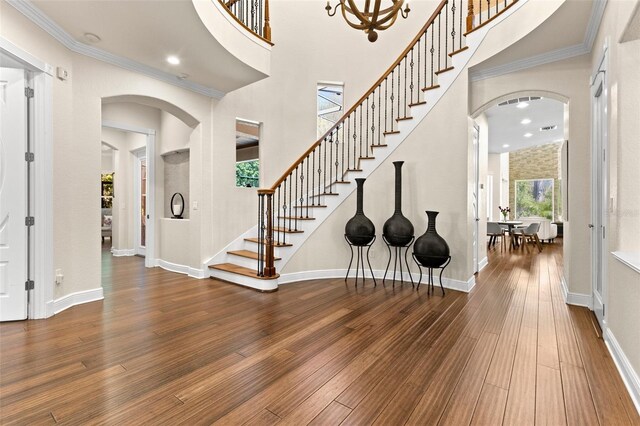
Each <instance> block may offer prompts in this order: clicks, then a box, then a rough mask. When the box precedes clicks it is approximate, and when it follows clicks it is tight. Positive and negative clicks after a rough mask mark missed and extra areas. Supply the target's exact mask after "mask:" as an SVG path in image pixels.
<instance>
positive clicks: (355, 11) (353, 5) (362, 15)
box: [342, 0, 369, 28]
mask: <svg viewBox="0 0 640 426" xmlns="http://www.w3.org/2000/svg"><path fill="white" fill-rule="evenodd" d="M347 2H349V6H350V7H349V8H347V10H348V11H349V12H351V13H353V15H354V16H355V17H356V18H358V20H359V21H360V22H361V23H362V24H364V23H365V22H367V21H369V19H368V18H367V14H365V13H362V12H360V10H358V6H356V3H355V1H354V0H347ZM342 14H343V15H344V16H345V19H346V18H347V17H346V15H345V7H343V8H342ZM365 28H366V27H365Z"/></svg>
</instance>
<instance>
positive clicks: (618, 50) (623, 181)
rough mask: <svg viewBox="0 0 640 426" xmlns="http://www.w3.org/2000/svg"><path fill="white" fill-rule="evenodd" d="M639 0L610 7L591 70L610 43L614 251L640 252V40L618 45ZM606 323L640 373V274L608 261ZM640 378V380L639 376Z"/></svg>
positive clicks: (611, 244)
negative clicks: (639, 71) (639, 128)
mask: <svg viewBox="0 0 640 426" xmlns="http://www.w3.org/2000/svg"><path fill="white" fill-rule="evenodd" d="M637 3H638V2H637V1H627V2H616V1H613V2H611V1H610V2H608V3H607V8H606V10H605V15H604V19H603V21H602V24H601V26H600V30H599V32H598V36H597V37H596V41H595V44H594V49H593V56H592V58H591V63H590V67H591V69H592V70H595V69H597V66H598V64H599V62H600V59H601V57H602V52H603V49H604V45H605V43H608V66H607V73H606V86H607V90H608V92H607V93H608V95H609V97H608V106H607V107H608V108H607V110H608V120H609V123H608V126H607V130H608V137H609V155H608V159H609V176H608V184H609V196H610V201H609V202H610V206H609V207H610V208H609V212H608V228H607V229H608V233H607V234H608V245H609V251H612V252H615V251H623V252H634V253H639V252H640V238H638V236H639V235H640V190H638V183H639V182H640V167H638V165H639V164H640V137H639V136H638V135H639V134H638V118H639V117H640V102H639V99H640V97H639V94H640V78H639V77H638V70H639V69H640V40H635V41H630V42H626V43H622V44H620V43H618V41H619V40H620V37H621V35H622V30H623V29H624V28H625V26H626V24H627V22H628V20H629V18H630V16H631V12H632V10H633V7H634V6H635V5H636V4H637ZM607 260H608V262H607V272H608V279H607V292H606V294H605V300H604V302H605V306H606V321H607V326H608V328H609V332H610V333H611V334H612V335H613V336H614V337H615V339H616V340H617V342H618V343H619V345H620V348H621V349H622V351H623V352H624V354H625V355H626V357H627V358H628V360H629V362H630V364H631V366H632V368H633V369H634V370H635V374H636V375H638V374H640V328H638V324H639V323H640V315H639V313H640V309H639V307H640V273H638V272H637V271H634V270H633V269H631V268H629V267H628V266H626V265H624V264H623V263H621V262H620V261H619V260H617V259H615V258H614V257H613V256H612V255H608V256H607ZM636 377H637V376H636Z"/></svg>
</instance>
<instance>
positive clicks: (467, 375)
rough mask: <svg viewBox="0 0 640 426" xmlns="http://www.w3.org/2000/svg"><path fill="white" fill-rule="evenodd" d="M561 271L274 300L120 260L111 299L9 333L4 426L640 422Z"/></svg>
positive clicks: (333, 284)
mask: <svg viewBox="0 0 640 426" xmlns="http://www.w3.org/2000/svg"><path fill="white" fill-rule="evenodd" d="M561 268H562V259H561V246H560V245H559V244H556V245H545V249H544V251H543V252H542V253H537V251H535V250H532V251H531V253H530V254H527V253H522V252H515V253H513V252H507V253H501V252H500V250H499V249H498V250H497V251H491V253H490V264H489V266H487V267H486V268H485V269H484V270H483V271H482V272H481V273H480V274H479V276H478V278H477V285H476V287H475V289H474V290H473V291H472V292H471V293H470V294H463V293H459V292H454V291H448V292H447V294H446V296H445V297H442V296H441V295H440V293H439V291H436V294H435V295H428V294H427V292H426V288H423V289H421V290H420V291H419V292H417V291H415V290H412V288H411V285H410V284H408V285H407V284H405V285H396V286H395V288H393V287H392V286H391V285H390V284H387V285H386V286H383V285H381V284H378V286H377V287H375V288H374V287H373V285H372V283H371V282H367V284H366V286H364V287H362V286H360V287H358V288H355V287H354V285H353V281H350V282H349V283H348V284H345V283H344V281H343V280H340V279H336V280H318V281H308V282H303V283H295V284H287V285H284V286H282V287H281V288H280V291H278V292H276V293H272V294H260V293H256V292H253V291H250V290H247V289H243V288H240V287H236V286H232V285H228V284H224V283H221V282H218V281H214V280H195V279H190V278H186V277H185V276H183V275H177V274H173V273H169V272H166V271H163V270H161V269H158V268H156V269H151V270H149V269H145V268H144V266H143V262H142V260H141V259H140V258H111V256H110V255H109V254H108V252H105V253H104V262H103V286H104V289H105V300H104V301H103V302H95V303H90V304H86V305H81V306H77V307H74V308H71V309H69V310H67V311H64V312H62V313H61V314H59V315H57V316H55V317H53V318H51V319H49V320H45V321H43V320H40V321H26V322H17V323H5V324H1V325H0V356H1V359H0V386H1V387H0V423H2V424H54V423H64V424H144V423H147V424H211V423H215V422H218V423H219V424H252V425H262V424H276V423H278V424H283V425H284V424H290V425H305V424H314V425H332V424H345V425H350V424H377V425H396V424H415V425H428V424H450V425H466V424H476V425H498V424H506V425H528V424H547V425H562V424H571V425H589V424H594V425H595V424H602V425H604V424H614V425H630V424H640V418H639V417H638V413H637V412H636V411H635V409H634V407H633V404H632V402H631V400H630V398H629V396H628V395H627V393H626V390H625V388H624V385H623V383H622V380H621V379H620V377H619V375H618V373H617V371H616V369H615V366H614V364H613V362H612V360H611V358H610V356H609V354H608V352H607V350H606V348H605V345H604V343H603V341H602V340H601V339H600V338H599V337H598V336H597V334H596V329H595V328H594V325H593V320H592V316H591V313H590V312H589V311H588V310H586V309H582V308H576V307H570V306H567V305H565V304H564V303H563V301H562V296H561V293H560V287H559V274H560V271H561Z"/></svg>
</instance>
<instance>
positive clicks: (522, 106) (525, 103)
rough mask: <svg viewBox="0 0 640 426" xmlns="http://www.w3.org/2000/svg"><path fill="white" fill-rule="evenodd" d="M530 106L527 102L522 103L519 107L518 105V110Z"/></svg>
mask: <svg viewBox="0 0 640 426" xmlns="http://www.w3.org/2000/svg"><path fill="white" fill-rule="evenodd" d="M528 106H529V104H528V103H527V102H520V103H519V104H518V105H516V107H517V108H520V109H523V108H526V107H528Z"/></svg>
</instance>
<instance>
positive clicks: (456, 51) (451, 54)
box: [449, 46, 469, 57]
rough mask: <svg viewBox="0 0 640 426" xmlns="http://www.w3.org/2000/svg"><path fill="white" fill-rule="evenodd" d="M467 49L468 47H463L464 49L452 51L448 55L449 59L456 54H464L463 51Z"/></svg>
mask: <svg viewBox="0 0 640 426" xmlns="http://www.w3.org/2000/svg"><path fill="white" fill-rule="evenodd" d="M468 48H469V46H465V47H463V48H462V49H458V50H454V51H453V52H451V53H449V57H452V56H455V55H457V54H458V53H462V52H464V51H465V50H467V49H468Z"/></svg>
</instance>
